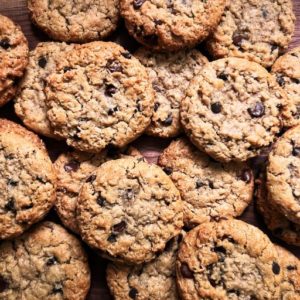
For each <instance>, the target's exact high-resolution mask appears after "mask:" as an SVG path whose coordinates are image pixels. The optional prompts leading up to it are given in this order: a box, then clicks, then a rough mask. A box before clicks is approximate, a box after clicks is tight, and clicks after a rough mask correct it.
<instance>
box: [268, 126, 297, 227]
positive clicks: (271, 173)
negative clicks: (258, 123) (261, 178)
mask: <svg viewBox="0 0 300 300" xmlns="http://www.w3.org/2000/svg"><path fill="white" fill-rule="evenodd" d="M299 176H300V125H298V126H296V127H294V128H292V129H290V130H288V131H286V132H285V133H284V134H283V135H282V136H281V137H280V138H279V139H278V140H277V142H276V143H275V144H274V146H273V149H272V151H271V153H270V155H269V164H268V167H267V188H268V195H269V199H270V201H271V202H272V203H273V204H274V205H275V206H276V208H278V209H279V210H280V211H281V212H282V213H283V214H284V215H285V217H286V218H288V219H289V220H291V221H292V222H295V223H297V224H300V181H299Z"/></svg>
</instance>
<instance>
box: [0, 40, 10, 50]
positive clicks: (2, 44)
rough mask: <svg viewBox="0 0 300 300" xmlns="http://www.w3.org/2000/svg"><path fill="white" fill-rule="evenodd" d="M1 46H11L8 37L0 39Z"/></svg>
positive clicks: (5, 47)
mask: <svg viewBox="0 0 300 300" xmlns="http://www.w3.org/2000/svg"><path fill="white" fill-rule="evenodd" d="M0 47H2V48H3V49H5V50H7V49H8V48H9V47H10V42H9V39H8V38H4V39H2V40H0Z"/></svg>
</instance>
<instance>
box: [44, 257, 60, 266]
mask: <svg viewBox="0 0 300 300" xmlns="http://www.w3.org/2000/svg"><path fill="white" fill-rule="evenodd" d="M57 263H58V261H57V259H56V257H55V256H51V257H49V258H48V259H47V262H46V265H47V266H52V265H56V264H57Z"/></svg>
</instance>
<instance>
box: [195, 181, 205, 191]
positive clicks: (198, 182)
mask: <svg viewBox="0 0 300 300" xmlns="http://www.w3.org/2000/svg"><path fill="white" fill-rule="evenodd" d="M204 185H205V184H204V183H203V182H202V181H201V180H199V179H198V180H197V181H196V188H197V189H200V188H201V187H203V186H204Z"/></svg>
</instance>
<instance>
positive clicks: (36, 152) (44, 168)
mask: <svg viewBox="0 0 300 300" xmlns="http://www.w3.org/2000/svg"><path fill="white" fill-rule="evenodd" d="M55 188H56V174H55V171H54V168H53V166H52V162H51V160H50V158H49V156H48V153H47V151H46V148H45V146H44V144H43V143H42V141H41V140H40V139H39V138H38V137H37V136H36V135H35V134H33V133H32V132H30V131H28V130H26V129H25V128H23V127H21V126H20V125H17V124H15V123H13V122H11V121H8V120H4V119H0V240H1V239H6V238H12V237H15V236H17V235H20V234H21V233H23V231H24V230H26V229H27V228H28V227H29V226H30V225H32V224H33V223H36V222H38V221H39V220H41V219H42V218H43V217H44V216H45V214H46V213H47V212H48V211H49V210H50V208H51V207H52V206H53V204H54V201H55Z"/></svg>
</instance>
